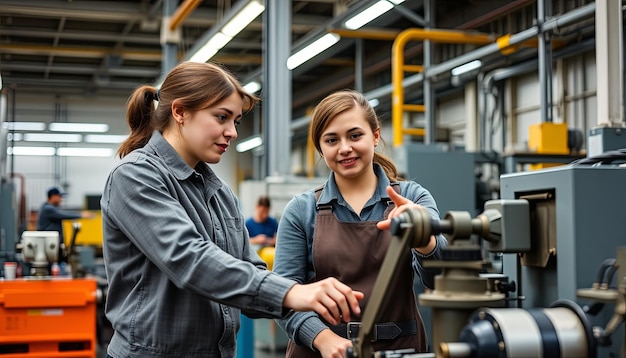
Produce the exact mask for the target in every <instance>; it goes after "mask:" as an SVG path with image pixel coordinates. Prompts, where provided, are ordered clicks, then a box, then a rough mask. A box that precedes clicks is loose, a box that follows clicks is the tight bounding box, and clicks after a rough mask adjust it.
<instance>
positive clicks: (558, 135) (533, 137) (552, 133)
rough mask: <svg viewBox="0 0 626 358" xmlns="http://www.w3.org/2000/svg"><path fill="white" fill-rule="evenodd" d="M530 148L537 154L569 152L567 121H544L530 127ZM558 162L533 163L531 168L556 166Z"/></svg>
mask: <svg viewBox="0 0 626 358" xmlns="http://www.w3.org/2000/svg"><path fill="white" fill-rule="evenodd" d="M528 149H529V150H530V151H531V152H534V153H537V154H569V148H568V146H567V123H552V122H542V123H536V124H532V125H531V126H530V127H528ZM558 165H561V164H558V163H538V164H531V165H530V169H531V170H536V169H542V168H548V167H554V166H558Z"/></svg>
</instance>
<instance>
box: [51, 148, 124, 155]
mask: <svg viewBox="0 0 626 358" xmlns="http://www.w3.org/2000/svg"><path fill="white" fill-rule="evenodd" d="M57 155H58V156H61V157H112V156H113V149H111V148H58V149H57Z"/></svg>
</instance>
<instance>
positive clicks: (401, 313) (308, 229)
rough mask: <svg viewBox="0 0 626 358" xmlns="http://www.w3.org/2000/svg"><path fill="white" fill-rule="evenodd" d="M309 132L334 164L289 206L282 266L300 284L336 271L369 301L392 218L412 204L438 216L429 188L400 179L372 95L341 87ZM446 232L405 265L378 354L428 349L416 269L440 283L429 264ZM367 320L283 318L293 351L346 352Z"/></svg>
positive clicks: (299, 356) (302, 356)
mask: <svg viewBox="0 0 626 358" xmlns="http://www.w3.org/2000/svg"><path fill="white" fill-rule="evenodd" d="M309 133H310V135H311V139H312V141H313V143H314V145H315V147H316V149H317V151H318V152H319V153H320V155H321V156H322V157H323V158H324V160H325V162H326V165H327V166H328V168H329V169H330V170H331V174H330V176H329V178H328V181H327V182H326V183H325V184H324V185H323V186H320V187H319V188H316V189H312V190H309V191H307V192H305V193H302V194H299V195H296V196H294V198H293V199H292V200H291V201H290V202H289V203H288V204H287V206H286V207H285V210H284V211H283V214H282V217H281V220H280V224H279V228H278V241H277V246H276V256H275V258H274V271H275V272H276V273H278V274H279V275H281V276H285V277H288V278H291V279H295V280H296V281H299V282H301V283H304V282H314V281H318V280H322V279H324V278H327V277H335V278H337V279H339V280H340V281H342V282H344V283H346V284H347V285H348V286H350V287H351V288H352V289H353V290H358V291H362V292H363V293H365V299H363V300H361V301H360V306H361V309H364V308H365V307H366V305H367V301H368V298H369V296H370V294H371V291H372V288H373V286H374V282H375V280H376V277H377V275H378V272H379V270H380V267H381V265H382V262H383V259H384V256H385V254H386V252H387V248H388V246H389V243H390V240H391V235H390V233H389V231H388V230H386V229H387V228H388V226H389V221H388V220H386V219H388V218H391V217H393V216H396V215H398V214H399V213H400V212H402V211H403V210H406V209H407V208H410V207H415V206H417V205H421V206H423V207H426V208H427V209H429V211H430V212H431V215H432V216H433V217H434V218H438V217H439V213H438V211H437V207H436V204H435V201H434V199H433V197H432V196H431V195H430V193H429V192H428V191H427V190H426V189H425V188H423V187H421V186H420V185H419V184H417V183H415V182H413V181H399V179H398V177H397V176H398V175H397V170H396V168H395V165H394V164H393V163H392V162H391V161H390V160H389V159H387V158H386V157H384V156H383V155H381V154H380V153H377V152H375V147H376V146H378V143H379V142H380V140H381V138H380V128H379V123H378V118H377V117H376V114H375V112H374V110H373V109H372V107H371V106H370V105H369V103H368V102H367V100H366V99H365V97H364V96H363V95H361V94H360V93H358V92H355V91H349V90H346V91H340V92H337V93H334V94H331V95H330V96H328V97H326V98H325V99H324V100H322V102H320V104H319V105H318V106H317V107H316V108H315V110H314V112H313V114H312V120H311V125H310V130H309ZM445 245H446V240H445V238H443V237H441V236H438V237H434V236H433V237H431V239H430V242H429V243H428V245H426V246H425V247H421V248H414V249H412V250H411V251H412V255H407V258H406V259H405V260H404V262H402V263H401V265H400V266H399V267H400V268H399V270H398V272H397V273H396V276H397V279H396V280H395V282H396V283H395V284H394V285H393V286H392V287H391V288H390V291H393V293H394V294H393V300H392V303H393V304H392V305H389V306H388V307H384V308H383V312H382V316H381V320H380V321H379V323H378V324H377V325H376V327H375V332H374V336H375V341H374V342H373V348H374V350H375V351H379V350H392V349H403V348H414V349H416V350H417V351H418V352H425V351H426V350H427V343H426V334H425V332H424V325H423V323H422V320H421V317H420V315H419V311H418V310H417V306H416V302H415V295H414V292H413V275H414V273H417V274H418V275H419V276H420V278H421V279H422V283H423V284H424V285H425V286H427V287H431V288H432V283H433V276H434V274H435V272H434V271H429V270H426V269H424V268H423V267H422V266H421V260H422V259H424V258H428V259H438V258H439V257H440V250H441V248H443V247H445ZM358 320H359V318H358V317H356V318H354V317H353V318H352V321H353V322H352V323H350V324H341V325H331V324H329V323H327V322H325V321H324V320H323V319H321V318H320V317H319V315H318V314H316V313H314V312H298V313H293V314H292V315H290V316H289V317H288V318H287V319H284V320H281V321H279V324H280V325H281V327H282V328H283V329H284V330H285V331H286V332H287V334H288V335H289V338H290V341H289V344H288V348H287V355H286V356H287V357H293V358H307V357H324V358H326V357H344V356H345V352H346V349H347V348H349V347H351V346H352V341H351V340H350V339H351V338H356V337H358V329H359V322H358Z"/></svg>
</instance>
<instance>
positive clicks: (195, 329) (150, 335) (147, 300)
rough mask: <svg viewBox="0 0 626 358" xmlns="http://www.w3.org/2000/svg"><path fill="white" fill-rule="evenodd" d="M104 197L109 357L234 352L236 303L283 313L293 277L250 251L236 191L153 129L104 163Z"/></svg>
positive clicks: (250, 310) (254, 311) (250, 311)
mask: <svg viewBox="0 0 626 358" xmlns="http://www.w3.org/2000/svg"><path fill="white" fill-rule="evenodd" d="M101 205H102V218H103V230H104V245H103V254H104V259H105V264H106V272H107V278H108V280H109V288H108V296H107V299H106V315H107V318H108V319H109V320H110V321H111V323H112V325H113V328H114V330H115V332H114V335H113V338H112V340H111V342H110V344H109V346H108V354H109V355H111V356H112V357H114V358H122V357H234V356H235V352H236V333H237V330H238V329H239V314H240V309H241V310H243V312H244V313H246V315H248V316H251V317H268V318H277V317H281V316H282V315H283V314H285V313H286V310H285V309H284V308H283V307H282V302H283V298H284V296H285V294H286V293H287V291H288V290H289V289H290V288H291V287H292V286H293V285H294V284H295V282H293V281H291V280H288V279H285V278H282V277H280V276H278V275H276V274H275V273H272V272H270V271H268V270H266V269H265V267H266V265H265V263H264V262H263V261H262V260H261V259H260V258H259V256H258V255H257V254H256V253H255V252H254V251H252V250H250V245H249V238H248V233H247V231H246V230H245V226H244V218H243V217H242V214H241V212H240V210H239V206H238V200H237V198H236V197H235V195H234V193H233V192H232V191H231V189H230V188H229V187H228V185H226V184H225V183H224V182H222V181H221V180H220V179H219V178H218V177H217V176H216V175H215V173H214V172H213V171H212V170H211V168H210V167H209V166H208V165H207V164H206V163H203V162H201V163H199V164H198V165H197V166H196V167H195V169H194V168H191V167H189V166H188V165H187V164H186V163H185V162H184V161H183V160H182V158H181V157H180V156H179V155H178V153H176V151H175V150H174V149H173V148H172V147H171V146H170V145H169V143H167V141H165V139H164V138H163V136H162V135H161V134H160V133H159V132H154V134H153V135H152V138H151V139H150V141H149V143H148V144H147V145H146V146H145V147H144V148H141V149H138V150H135V151H133V152H132V153H130V154H128V155H127V156H125V157H124V158H123V160H122V161H121V162H120V163H119V164H118V165H117V166H116V167H115V168H114V169H113V170H112V171H111V173H110V175H109V177H108V179H107V182H106V186H105V190H104V193H103V196H102V201H101ZM235 307H237V308H235Z"/></svg>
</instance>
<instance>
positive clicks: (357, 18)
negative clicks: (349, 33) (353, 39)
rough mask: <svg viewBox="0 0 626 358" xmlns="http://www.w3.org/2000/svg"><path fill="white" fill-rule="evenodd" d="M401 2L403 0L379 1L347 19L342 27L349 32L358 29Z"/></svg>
mask: <svg viewBox="0 0 626 358" xmlns="http://www.w3.org/2000/svg"><path fill="white" fill-rule="evenodd" d="M403 2H404V0H380V1H378V2H376V3H375V4H373V5H372V6H370V7H368V8H367V9H365V10H363V11H361V12H360V13H358V14H356V15H354V16H352V17H351V18H349V19H348V20H347V21H346V22H345V23H344V26H345V27H346V28H347V29H349V30H357V29H360V28H361V27H363V26H364V25H366V24H367V23H369V22H371V21H372V20H374V19H375V18H377V17H379V16H381V15H382V14H384V13H386V12H387V11H389V10H391V9H393V7H394V6H395V5H398V4H401V3H403Z"/></svg>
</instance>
